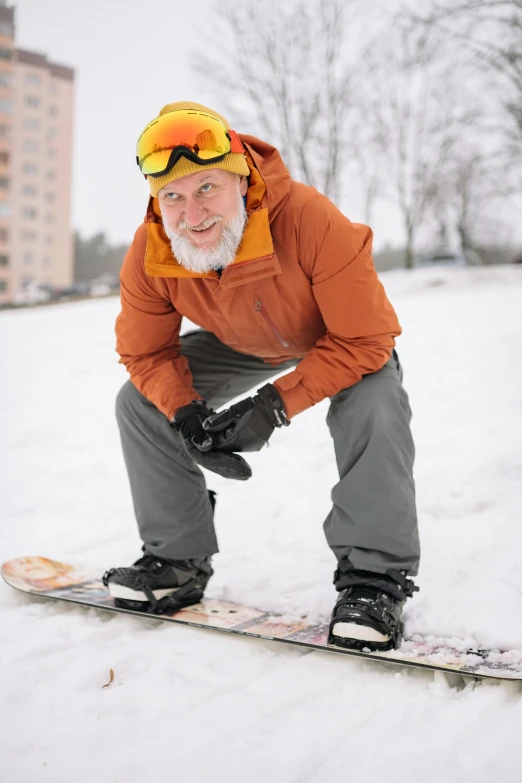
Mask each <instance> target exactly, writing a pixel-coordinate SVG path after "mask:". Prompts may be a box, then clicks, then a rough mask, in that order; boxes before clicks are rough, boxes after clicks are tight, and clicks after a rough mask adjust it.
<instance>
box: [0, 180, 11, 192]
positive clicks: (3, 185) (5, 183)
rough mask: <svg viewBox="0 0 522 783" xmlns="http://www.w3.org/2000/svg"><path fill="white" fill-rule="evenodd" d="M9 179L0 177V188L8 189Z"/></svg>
mask: <svg viewBox="0 0 522 783" xmlns="http://www.w3.org/2000/svg"><path fill="white" fill-rule="evenodd" d="M8 188H9V179H8V177H0V190H8Z"/></svg>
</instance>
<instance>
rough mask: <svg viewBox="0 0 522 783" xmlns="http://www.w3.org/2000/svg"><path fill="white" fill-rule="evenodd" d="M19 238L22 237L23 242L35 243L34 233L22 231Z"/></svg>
mask: <svg viewBox="0 0 522 783" xmlns="http://www.w3.org/2000/svg"><path fill="white" fill-rule="evenodd" d="M20 236H21V237H22V240H23V241H24V242H35V241H36V231H22V233H21V234H20Z"/></svg>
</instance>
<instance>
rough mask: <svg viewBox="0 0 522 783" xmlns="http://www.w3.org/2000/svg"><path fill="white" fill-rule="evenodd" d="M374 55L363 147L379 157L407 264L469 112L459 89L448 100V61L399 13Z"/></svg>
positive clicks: (430, 37)
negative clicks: (375, 75)
mask: <svg viewBox="0 0 522 783" xmlns="http://www.w3.org/2000/svg"><path fill="white" fill-rule="evenodd" d="M375 57H376V58H377V60H378V61H379V64H378V65H376V66H375V67H376V69H377V71H378V72H379V74H380V80H379V83H378V84H377V86H376V89H375V90H374V91H373V93H372V94H371V95H370V96H368V98H367V101H366V105H365V112H366V114H368V116H370V117H371V118H372V123H371V128H370V130H369V136H368V143H367V145H366V147H365V153H366V154H369V155H371V156H372V158H373V159H374V160H377V161H378V162H379V171H380V193H381V195H383V196H385V197H387V198H388V199H389V200H391V201H392V202H394V203H395V204H397V205H398V207H399V210H400V213H401V216H402V222H403V230H404V235H405V239H406V248H405V259H404V260H405V266H406V268H411V267H412V266H413V260H414V251H415V241H416V237H417V234H418V232H419V230H420V229H421V227H422V225H423V223H424V221H425V220H426V218H427V216H428V214H429V211H430V210H432V209H434V208H435V206H436V205H437V204H438V203H440V197H441V193H442V192H444V191H447V189H448V181H449V178H450V175H451V162H452V160H453V158H454V157H455V155H456V154H457V150H458V147H459V143H460V140H461V137H462V135H463V127H464V125H465V123H466V122H469V121H470V111H469V110H468V109H467V108H466V105H465V102H463V100H462V94H461V93H459V100H456V96H455V94H454V90H453V88H452V83H453V81H454V80H453V78H452V76H453V69H454V64H453V63H451V62H449V61H448V60H447V58H445V57H444V53H443V47H442V43H441V39H440V37H439V36H437V35H436V34H434V33H432V32H431V31H425V30H421V29H419V28H418V27H417V26H415V25H412V24H410V23H408V22H406V21H404V20H399V21H397V23H396V25H395V27H394V28H393V29H391V30H389V31H388V35H387V37H386V39H383V40H382V42H381V45H380V47H379V49H378V51H376V53H375Z"/></svg>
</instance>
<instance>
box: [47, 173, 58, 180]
mask: <svg viewBox="0 0 522 783" xmlns="http://www.w3.org/2000/svg"><path fill="white" fill-rule="evenodd" d="M46 179H47V182H54V181H55V179H56V172H55V171H48V172H47V174H46Z"/></svg>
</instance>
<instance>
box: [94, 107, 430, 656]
mask: <svg viewBox="0 0 522 783" xmlns="http://www.w3.org/2000/svg"><path fill="white" fill-rule="evenodd" d="M137 161H138V164H139V166H140V169H141V171H142V173H143V174H144V175H145V176H146V178H147V181H148V183H149V185H150V192H151V198H150V201H149V206H148V211H147V215H146V218H145V222H144V224H143V225H142V226H140V228H139V229H138V231H137V233H136V236H135V238H134V241H133V243H132V246H131V248H130V250H129V252H128V254H127V256H126V258H125V261H124V263H123V268H122V271H121V301H122V309H121V313H120V315H119V317H118V320H117V324H116V333H117V341H118V343H117V350H118V352H119V354H120V356H121V361H122V362H123V363H124V364H125V366H126V367H127V369H128V371H129V373H130V381H129V382H127V383H126V384H125V386H124V387H123V388H122V390H121V392H120V393H119V396H118V401H117V418H118V423H119V427H120V432H121V440H122V447H123V453H124V457H125V462H126V466H127V470H128V474H129V479H130V486H131V491H132V497H133V501H134V507H135V511H136V517H137V522H138V526H139V530H140V535H141V538H142V540H143V542H144V546H143V551H144V555H143V557H141V558H140V559H139V560H137V561H136V562H135V563H134V564H133V565H132V566H129V567H126V568H115V569H111V570H110V571H108V572H107V573H106V574H105V576H104V581H105V584H107V585H108V587H109V590H110V592H111V594H112V595H113V597H114V599H115V601H116V603H117V604H118V605H121V606H127V607H131V608H138V609H141V610H151V611H169V610H170V611H172V610H174V609H175V608H177V607H182V606H186V605H189V604H191V603H195V602H197V601H199V600H200V599H201V597H202V596H203V592H204V590H205V587H206V585H207V582H208V580H209V578H210V576H211V575H212V573H213V571H212V567H211V557H212V555H213V554H214V553H215V552H217V549H218V548H217V541H216V535H215V531H214V523H213V512H214V493H213V492H209V491H207V489H206V486H205V479H204V477H203V473H202V471H201V467H204V468H206V469H208V470H210V471H214V472H215V473H218V474H219V475H221V476H224V477H226V478H230V479H239V480H245V479H248V478H249V476H250V475H251V471H250V467H249V465H248V463H247V462H246V461H245V459H244V458H243V457H242V456H241V454H240V452H248V451H254V450H258V449H261V448H262V447H263V446H264V445H265V444H266V443H267V442H268V440H269V438H270V436H271V434H272V433H273V431H274V429H275V428H276V427H277V428H279V427H286V426H288V425H289V424H290V423H291V420H292V419H293V418H294V417H295V416H297V415H298V414H299V413H300V412H301V411H303V410H305V409H306V408H309V407H310V406H312V405H314V404H315V403H317V402H319V401H320V400H323V399H325V398H326V397H329V398H330V399H331V405H330V409H329V413H328V418H327V423H328V426H329V428H330V432H331V435H332V438H333V441H334V446H335V454H336V459H337V464H338V468H339V476H340V480H339V483H338V484H336V486H335V487H334V488H333V491H332V500H333V507H332V510H331V512H330V514H329V515H328V518H327V519H326V521H325V525H324V529H325V533H326V539H327V542H328V544H329V546H330V547H331V549H332V551H333V553H334V555H335V557H336V558H337V563H338V565H337V569H336V571H335V576H334V584H335V587H336V588H337V590H338V592H339V597H338V600H337V602H336V604H335V607H334V610H333V615H332V622H331V633H330V640H331V641H332V642H333V643H335V644H340V645H344V646H348V647H350V646H352V647H369V648H372V649H389V648H390V647H393V646H396V645H397V644H398V642H399V639H400V635H401V629H402V625H401V613H402V608H403V604H404V601H405V599H406V598H407V597H409V596H410V595H411V594H412V592H413V590H414V589H417V588H415V587H414V585H413V581H412V580H411V578H410V577H411V576H414V575H415V574H416V573H417V568H418V561H419V541H418V534H417V520H416V510H415V492H414V483H413V477H412V469H413V459H414V447H413V442H412V437H411V433H410V428H409V422H410V418H411V412H410V408H409V404H408V397H407V395H406V392H405V391H404V389H403V387H402V384H401V377H402V371H401V367H400V364H399V360H398V356H397V354H396V353H395V351H394V345H395V340H394V338H395V337H396V336H398V335H399V334H400V332H401V329H400V326H399V324H398V321H397V317H396V315H395V312H394V310H393V308H392V306H391V305H390V303H389V302H388V300H387V298H386V295H385V292H384V289H383V287H382V285H381V284H380V282H379V280H378V278H377V275H376V273H375V269H374V266H373V262H372V258H371V255H370V253H371V239H372V233H371V230H370V229H369V228H368V227H366V226H363V225H357V224H353V223H351V222H350V221H349V220H348V219H347V218H346V217H344V215H342V214H341V213H340V212H339V211H338V210H337V209H336V207H335V206H334V205H333V204H332V203H331V202H330V201H329V200H328V199H327V198H326V197H324V196H322V195H321V194H320V193H318V192H317V191H316V190H315V189H314V188H312V187H308V186H306V185H303V184H300V183H298V182H294V181H293V180H291V178H290V175H289V173H288V171H287V169H286V168H285V166H284V164H283V162H282V160H281V157H280V155H279V153H278V152H277V150H276V149H274V148H273V147H271V146H270V145H269V144H267V143H266V142H264V141H260V140H259V139H256V138H254V137H251V136H244V135H241V136H238V134H236V133H235V132H234V131H233V130H232V129H231V128H230V126H229V124H228V122H227V121H226V120H225V119H224V118H223V117H222V116H221V115H220V114H218V113H217V112H215V111H212V110H211V109H208V108H206V107H205V106H201V105H199V104H196V103H191V102H179V103H172V104H169V105H167V106H165V107H164V108H163V109H162V110H161V112H160V114H159V116H158V117H157V118H155V119H154V120H153V121H152V122H151V123H150V124H149V125H148V126H147V127H146V128H145V130H144V132H143V133H142V135H141V136H140V139H139V140H138V147H137ZM183 316H185V317H187V318H189V319H190V320H191V321H192V322H194V323H195V324H197V325H198V326H200V327H201V329H200V330H197V331H192V332H188V333H187V334H184V335H183V336H182V337H181V338H180V324H181V320H182V317H183ZM284 370H287V371H288V372H287V373H286V374H284V375H282V377H279V378H278V379H277V380H276V381H275V382H274V383H273V384H272V383H269V382H268V381H269V379H270V378H271V377H273V376H274V375H276V374H277V373H280V372H281V371H284ZM252 388H257V389H258V390H257V392H256V393H255V394H254V395H253V396H248V397H246V398H245V399H244V400H242V401H241V402H239V403H236V404H235V405H232V406H231V407H230V408H225V409H224V410H223V411H221V412H220V413H217V414H216V413H215V409H216V408H219V407H222V406H225V405H226V404H227V403H229V401H230V400H231V399H233V398H235V397H237V396H239V395H242V394H243V395H244V394H247V393H248V392H250V390H251V389H252ZM303 568H306V564H305V563H303Z"/></svg>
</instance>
